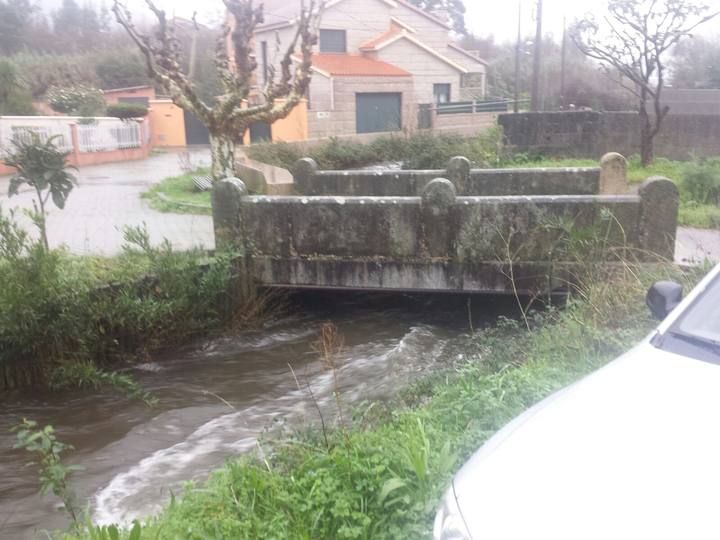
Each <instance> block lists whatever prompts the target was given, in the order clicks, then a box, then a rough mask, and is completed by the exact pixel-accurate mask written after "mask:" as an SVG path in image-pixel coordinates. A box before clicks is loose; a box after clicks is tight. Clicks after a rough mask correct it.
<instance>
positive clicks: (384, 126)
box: [355, 93, 402, 133]
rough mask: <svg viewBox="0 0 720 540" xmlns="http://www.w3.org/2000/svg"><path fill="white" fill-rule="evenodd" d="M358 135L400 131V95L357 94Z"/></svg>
mask: <svg viewBox="0 0 720 540" xmlns="http://www.w3.org/2000/svg"><path fill="white" fill-rule="evenodd" d="M355 106H356V108H355V111H356V117H357V124H356V125H357V132H358V133H377V132H379V131H399V130H400V129H401V128H402V95H401V94H400V93H372V94H355Z"/></svg>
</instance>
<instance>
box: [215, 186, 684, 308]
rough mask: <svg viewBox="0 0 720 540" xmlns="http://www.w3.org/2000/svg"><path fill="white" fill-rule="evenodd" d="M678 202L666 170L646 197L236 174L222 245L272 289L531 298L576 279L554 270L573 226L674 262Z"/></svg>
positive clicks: (226, 197)
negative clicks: (276, 181) (323, 191)
mask: <svg viewBox="0 0 720 540" xmlns="http://www.w3.org/2000/svg"><path fill="white" fill-rule="evenodd" d="M678 201H679V197H678V192H677V188H676V187H675V185H674V184H673V183H672V182H671V181H669V180H667V179H664V178H651V179H648V180H647V181H646V182H645V183H644V184H643V185H642V186H641V188H640V190H639V193H638V194H637V195H543V196H526V195H516V196H485V197H479V196H475V197H464V196H457V190H456V188H455V185H454V184H453V183H452V182H451V181H450V180H448V179H444V178H435V179H433V180H432V181H430V182H428V183H427V184H426V185H425V187H424V188H423V190H422V193H421V196H414V197H399V196H398V197H394V196H391V197H343V196H278V197H269V196H251V195H249V194H248V190H247V188H246V187H245V185H244V184H243V183H242V182H241V181H240V180H237V179H228V180H224V181H222V182H219V183H217V184H216V186H215V188H214V191H213V211H214V223H215V234H216V244H217V245H218V246H219V247H222V246H232V247H234V248H235V249H238V250H240V251H241V252H243V253H244V254H245V255H246V261H247V264H248V271H249V272H250V273H251V275H253V276H254V277H255V279H256V280H257V281H258V283H260V284H262V285H265V286H276V287H277V286H279V287H337V288H356V289H394V290H432V291H454V292H462V291H465V292H511V291H513V290H514V289H517V290H518V291H520V292H522V293H528V294H533V293H535V292H537V291H538V290H543V289H547V288H548V287H549V288H550V289H552V288H555V287H559V286H562V285H563V284H564V283H565V282H566V280H567V279H568V278H569V275H563V274H562V272H561V271H559V270H557V268H559V267H560V266H558V263H562V261H563V260H567V259H563V255H562V253H561V252H560V251H558V245H559V244H560V242H559V240H560V238H561V236H562V234H563V231H565V232H567V230H572V231H579V232H582V231H588V232H589V233H592V232H593V231H594V232H595V233H597V236H598V237H602V238H603V241H604V242H606V244H605V247H609V248H616V249H618V250H631V251H632V252H633V253H634V255H633V256H638V257H650V258H654V257H656V256H660V257H664V258H668V259H671V258H672V256H673V251H674V244H675V231H676V225H677V208H678ZM560 224H564V225H560ZM563 227H565V229H563ZM507 253H512V254H513V255H512V260H507V259H508V257H507ZM616 256H617V253H616V252H613V251H612V249H610V250H608V251H607V252H606V257H607V258H608V260H612V259H614V258H616ZM553 269H555V270H553ZM509 271H512V272H511V273H512V274H513V275H514V277H515V282H514V284H513V283H512V282H510V280H509V278H508V276H509V275H510V273H509ZM549 275H553V276H554V279H555V280H556V282H553V283H549V280H550V278H549V277H548V276H549Z"/></svg>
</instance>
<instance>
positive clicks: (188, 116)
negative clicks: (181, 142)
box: [184, 111, 210, 144]
mask: <svg viewBox="0 0 720 540" xmlns="http://www.w3.org/2000/svg"><path fill="white" fill-rule="evenodd" d="M184 113H185V144H210V133H209V132H208V129H207V128H206V127H205V125H204V124H203V123H202V122H201V121H200V119H199V118H198V117H197V116H195V115H194V114H192V113H190V112H188V111H184Z"/></svg>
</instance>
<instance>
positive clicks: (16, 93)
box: [0, 60, 35, 116]
mask: <svg viewBox="0 0 720 540" xmlns="http://www.w3.org/2000/svg"><path fill="white" fill-rule="evenodd" d="M3 115H7V116H34V115H35V109H34V108H33V104H32V94H31V93H30V90H29V89H28V88H27V87H26V85H25V82H24V81H23V80H22V79H21V78H20V74H19V71H18V69H17V67H16V66H15V65H14V64H12V63H11V62H9V61H7V60H0V116H3Z"/></svg>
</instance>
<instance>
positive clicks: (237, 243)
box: [212, 178, 248, 252]
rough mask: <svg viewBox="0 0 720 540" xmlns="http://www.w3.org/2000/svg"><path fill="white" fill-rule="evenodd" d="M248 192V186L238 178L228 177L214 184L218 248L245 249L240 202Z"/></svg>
mask: <svg viewBox="0 0 720 540" xmlns="http://www.w3.org/2000/svg"><path fill="white" fill-rule="evenodd" d="M247 194H248V189H247V187H246V186H245V184H244V183H243V181H242V180H240V179H238V178H226V179H225V180H221V181H219V182H216V183H215V185H214V186H213V191H212V212H213V227H214V229H215V249H216V250H224V249H231V250H236V251H241V252H242V251H244V248H245V239H244V238H243V230H242V216H241V213H240V210H241V209H240V203H241V201H242V198H243V197H245V196H246V195H247Z"/></svg>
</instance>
